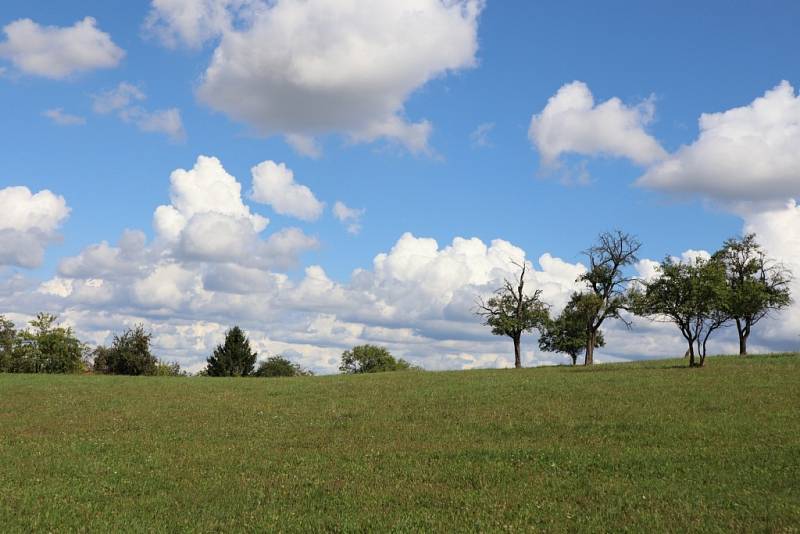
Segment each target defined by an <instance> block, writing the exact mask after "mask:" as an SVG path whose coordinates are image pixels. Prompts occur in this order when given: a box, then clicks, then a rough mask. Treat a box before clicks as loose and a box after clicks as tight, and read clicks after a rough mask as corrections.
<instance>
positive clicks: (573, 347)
mask: <svg viewBox="0 0 800 534" xmlns="http://www.w3.org/2000/svg"><path fill="white" fill-rule="evenodd" d="M595 302H596V296H595V295H594V294H592V293H573V294H572V296H571V297H570V300H569V302H568V303H567V305H566V307H565V308H564V310H563V311H562V312H561V314H560V315H559V316H558V317H556V318H555V319H553V320H551V321H548V322H547V326H546V327H545V329H544V331H543V332H542V334H541V335H540V336H539V348H540V349H542V350H544V351H547V352H562V353H564V354H566V355H568V356H569V357H570V358H571V359H572V365H575V364H576V363H577V360H578V355H579V354H580V353H581V352H583V351H585V350H586V343H587V337H588V333H587V331H586V324H587V323H588V321H589V320H590V319H591V317H592V314H593V313H594V310H595V308H596V304H595ZM604 345H605V340H604V339H603V332H602V331H600V330H598V331H597V333H596V335H595V337H594V346H595V348H596V347H602V346H604Z"/></svg>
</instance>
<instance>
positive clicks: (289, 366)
mask: <svg viewBox="0 0 800 534" xmlns="http://www.w3.org/2000/svg"><path fill="white" fill-rule="evenodd" d="M313 374H314V373H312V372H311V371H309V370H307V369H303V368H302V367H301V366H300V365H299V364H296V363H294V362H291V361H290V360H287V359H286V358H284V357H283V356H281V355H277V356H270V357H269V358H267V359H266V360H264V361H263V362H261V363H260V364H258V369H256V372H255V373H254V376H257V377H262V378H271V377H279V376H311V375H313Z"/></svg>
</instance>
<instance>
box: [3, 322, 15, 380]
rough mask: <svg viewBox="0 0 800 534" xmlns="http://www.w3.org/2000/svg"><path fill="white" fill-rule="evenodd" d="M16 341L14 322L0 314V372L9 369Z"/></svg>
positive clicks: (5, 371)
mask: <svg viewBox="0 0 800 534" xmlns="http://www.w3.org/2000/svg"><path fill="white" fill-rule="evenodd" d="M16 341H17V331H16V329H15V328H14V323H13V322H12V321H9V320H8V319H6V318H5V316H4V315H0V373H7V372H9V371H11V365H12V362H13V357H14V345H15V344H16Z"/></svg>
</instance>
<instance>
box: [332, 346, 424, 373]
mask: <svg viewBox="0 0 800 534" xmlns="http://www.w3.org/2000/svg"><path fill="white" fill-rule="evenodd" d="M409 369H418V367H414V366H412V365H411V364H410V363H408V362H407V361H405V360H404V359H402V358H395V357H394V356H392V354H391V353H390V352H389V351H388V350H387V349H386V348H384V347H378V346H376V345H359V346H357V347H353V348H352V349H350V350H346V351H344V352H343V353H342V362H341V364H340V365H339V371H341V372H342V373H344V374H361V373H383V372H387V371H407V370H409Z"/></svg>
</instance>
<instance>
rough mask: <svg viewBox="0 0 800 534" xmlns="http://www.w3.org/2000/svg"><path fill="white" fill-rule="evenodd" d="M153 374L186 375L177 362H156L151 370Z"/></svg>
mask: <svg viewBox="0 0 800 534" xmlns="http://www.w3.org/2000/svg"><path fill="white" fill-rule="evenodd" d="M153 375H154V376H187V375H186V371H183V370H182V369H181V366H180V365H179V364H178V362H162V361H160V360H159V361H158V362H156V366H155V369H154V370H153Z"/></svg>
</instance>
